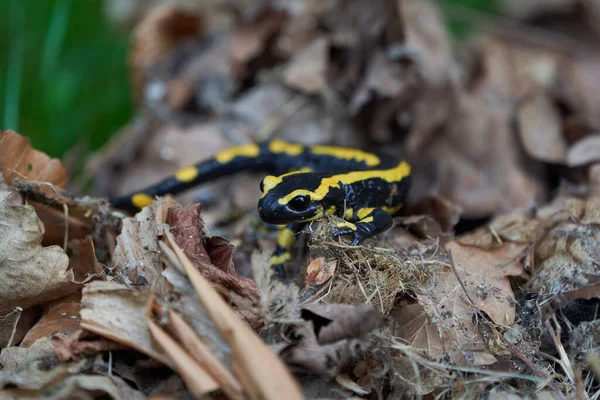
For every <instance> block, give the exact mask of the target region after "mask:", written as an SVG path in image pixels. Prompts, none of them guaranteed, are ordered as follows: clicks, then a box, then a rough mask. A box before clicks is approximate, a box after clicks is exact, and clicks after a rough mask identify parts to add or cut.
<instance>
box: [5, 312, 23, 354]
mask: <svg viewBox="0 0 600 400" xmlns="http://www.w3.org/2000/svg"><path fill="white" fill-rule="evenodd" d="M13 313H17V319H16V320H15V323H14V324H13V328H12V332H11V333H10V339H8V343H7V345H6V347H10V346H11V345H12V342H13V340H14V338H15V333H17V325H19V319H21V314H22V313H23V309H22V308H21V307H15V309H14V310H13ZM11 314H12V313H11Z"/></svg>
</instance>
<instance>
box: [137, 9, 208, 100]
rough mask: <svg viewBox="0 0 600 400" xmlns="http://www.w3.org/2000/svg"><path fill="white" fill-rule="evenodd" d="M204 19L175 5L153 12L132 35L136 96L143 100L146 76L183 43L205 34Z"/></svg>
mask: <svg viewBox="0 0 600 400" xmlns="http://www.w3.org/2000/svg"><path fill="white" fill-rule="evenodd" d="M203 28H204V27H203V21H202V18H201V16H200V15H199V14H198V13H197V12H194V11H192V10H186V9H184V8H181V7H178V6H176V5H172V4H163V5H160V6H157V7H154V8H152V9H151V10H150V11H149V12H148V13H147V14H146V15H145V16H144V19H142V20H141V21H140V22H139V24H138V25H137V26H136V28H135V30H134V32H133V50H132V51H131V53H130V56H129V58H130V61H129V63H130V65H131V75H132V79H131V80H132V82H133V87H134V93H135V94H136V97H137V98H138V99H140V98H141V95H142V90H143V87H144V84H145V82H146V74H147V73H148V72H149V70H150V69H151V68H152V67H154V66H155V65H156V64H158V63H160V62H161V61H163V60H165V58H166V57H167V56H168V55H169V54H170V53H171V52H172V51H173V50H174V48H175V47H176V46H177V45H178V44H179V43H181V42H182V41H184V40H186V39H189V38H192V37H196V36H200V35H201V34H202V33H203Z"/></svg>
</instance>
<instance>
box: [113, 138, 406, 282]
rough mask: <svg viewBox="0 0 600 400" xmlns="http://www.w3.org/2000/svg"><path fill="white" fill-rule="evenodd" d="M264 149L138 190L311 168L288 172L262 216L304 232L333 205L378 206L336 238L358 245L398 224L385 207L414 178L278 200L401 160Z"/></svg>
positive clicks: (176, 188)
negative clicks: (376, 160)
mask: <svg viewBox="0 0 600 400" xmlns="http://www.w3.org/2000/svg"><path fill="white" fill-rule="evenodd" d="M259 148H260V152H259V154H258V155H257V156H254V157H247V156H237V157H234V158H233V159H231V160H230V161H229V162H227V163H219V162H218V161H217V159H216V158H211V159H208V160H206V161H203V162H200V163H198V164H196V165H195V167H196V168H197V170H198V175H197V177H196V178H195V179H194V180H193V181H190V182H181V181H179V180H177V179H176V178H175V177H171V178H167V179H165V180H163V181H162V182H159V183H157V184H155V185H152V186H150V187H148V188H145V189H142V190H138V191H136V192H135V193H144V194H147V195H149V196H151V197H155V196H162V195H165V194H177V193H180V192H183V191H184V190H187V189H189V188H192V187H194V186H197V185H200V184H202V183H204V182H208V181H213V180H215V179H218V178H221V177H225V176H229V175H233V174H235V173H237V172H240V171H263V172H267V173H270V174H273V175H276V176H279V175H281V174H285V173H287V172H289V171H293V170H299V169H302V168H306V167H308V168H309V169H310V171H311V172H302V173H298V174H292V175H288V176H284V177H283V178H282V182H281V183H279V184H278V185H277V186H275V187H274V188H271V190H268V192H267V193H265V194H264V196H263V197H262V198H261V199H260V201H259V203H258V211H259V214H260V217H261V219H263V220H264V221H265V222H268V223H272V224H287V225H288V227H289V228H290V229H291V230H292V231H294V232H299V231H301V230H302V228H303V227H304V226H305V223H306V222H307V221H310V220H312V219H311V218H312V217H314V215H315V213H316V212H318V211H319V210H329V209H330V207H335V212H334V215H337V216H339V217H344V210H347V209H353V210H355V214H356V211H357V210H359V209H363V208H374V210H373V211H372V212H371V213H370V214H368V215H362V217H363V219H364V218H365V217H366V216H370V217H372V218H373V219H372V221H370V222H359V219H358V217H357V216H356V215H353V216H352V217H350V218H345V219H346V220H347V221H349V222H353V223H355V226H356V230H353V229H351V228H349V227H342V228H341V229H339V230H338V231H337V232H335V234H334V237H338V236H342V235H353V240H352V245H357V244H359V243H361V242H362V241H363V240H365V239H367V238H369V237H372V236H374V235H376V234H378V233H381V232H383V231H385V230H387V229H389V228H390V227H391V226H392V215H390V214H389V213H388V212H386V211H384V210H383V209H382V208H381V207H383V206H384V205H385V206H386V207H389V208H393V207H394V206H397V205H399V204H402V203H403V201H404V199H405V197H406V193H407V191H408V188H409V186H410V176H408V177H405V178H404V179H402V180H400V181H398V182H393V183H390V182H387V181H385V180H383V179H381V178H369V179H364V180H360V181H357V182H353V183H351V184H340V185H339V188H330V189H329V190H328V192H327V194H326V196H325V197H324V198H323V199H322V200H320V201H312V200H310V198H308V199H307V198H298V199H297V198H294V199H293V200H292V201H290V202H289V203H288V204H287V205H285V207H282V205H281V204H279V203H278V201H279V199H280V198H282V197H284V196H286V195H288V194H289V193H291V192H293V191H294V190H296V189H304V190H308V191H314V190H315V189H316V188H317V187H319V185H320V184H321V183H322V182H323V179H325V178H328V177H331V176H334V175H338V174H343V173H347V172H351V171H368V170H371V169H376V170H385V169H389V168H393V167H395V166H396V165H398V163H399V160H398V159H396V158H394V157H391V156H389V155H385V154H377V156H378V157H379V159H380V161H381V162H380V163H379V164H378V165H376V166H374V167H373V166H368V165H366V163H364V162H361V161H356V160H348V159H343V158H338V157H334V156H331V155H322V154H315V153H313V152H312V151H311V148H310V147H309V146H304V147H303V148H302V152H301V153H299V154H297V155H289V154H287V153H285V152H283V153H282V152H279V153H273V152H271V151H270V150H269V142H266V143H263V144H260V145H259ZM300 197H305V196H300ZM131 200H132V197H131V195H128V196H124V197H120V198H117V199H113V200H111V205H112V206H113V207H114V208H118V209H123V210H127V211H136V210H137V208H136V207H135V206H134V204H133V203H132V201H131ZM346 217H347V216H346ZM284 251H289V249H283V248H281V249H280V248H278V249H277V250H276V252H275V255H277V253H278V252H279V253H280V254H281V253H282V252H284ZM274 267H275V268H277V270H278V271H279V272H280V274H282V271H283V266H282V265H274Z"/></svg>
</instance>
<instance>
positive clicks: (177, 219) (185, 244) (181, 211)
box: [167, 204, 258, 303]
mask: <svg viewBox="0 0 600 400" xmlns="http://www.w3.org/2000/svg"><path fill="white" fill-rule="evenodd" d="M200 209H201V206H200V204H192V205H190V206H184V207H171V208H170V209H169V212H168V215H167V223H168V224H169V226H170V227H171V229H170V231H171V232H172V234H173V236H174V237H175V240H176V242H177V244H178V245H179V247H181V249H182V250H183V251H184V253H185V254H186V256H188V258H189V259H190V260H191V261H192V263H193V264H194V267H196V268H197V269H198V270H199V271H200V272H201V273H202V274H203V275H204V276H205V277H206V279H208V280H209V281H210V282H211V283H213V284H216V285H219V286H222V287H224V288H225V289H228V290H231V291H233V292H234V293H236V294H237V295H239V296H242V297H244V298H246V299H248V300H249V301H251V302H253V303H257V302H258V289H257V288H256V284H255V283H254V281H253V280H251V279H249V278H241V277H238V276H237V275H236V274H235V268H234V266H233V260H232V254H233V245H232V244H230V243H229V242H228V241H226V240H225V239H223V238H219V237H216V236H213V237H210V238H209V237H207V236H206V231H205V227H204V222H203V221H202V218H201V216H200Z"/></svg>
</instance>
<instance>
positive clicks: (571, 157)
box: [567, 134, 600, 167]
mask: <svg viewBox="0 0 600 400" xmlns="http://www.w3.org/2000/svg"><path fill="white" fill-rule="evenodd" d="M598 161H600V134H595V135H589V136H587V137H585V138H583V139H581V140H579V141H578V142H577V143H575V144H574V145H573V146H571V148H570V149H569V152H568V153H567V165H568V166H569V167H579V166H582V165H586V164H591V163H593V162H598Z"/></svg>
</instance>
